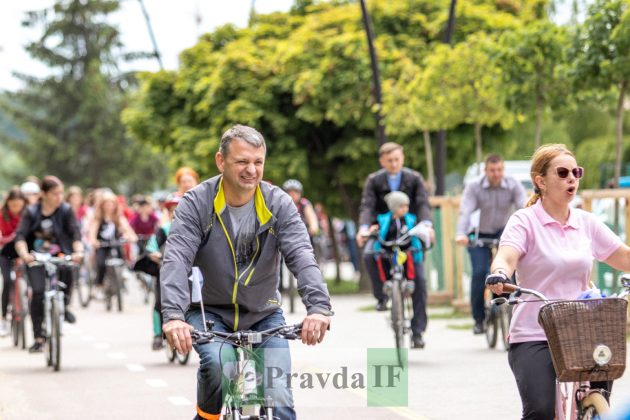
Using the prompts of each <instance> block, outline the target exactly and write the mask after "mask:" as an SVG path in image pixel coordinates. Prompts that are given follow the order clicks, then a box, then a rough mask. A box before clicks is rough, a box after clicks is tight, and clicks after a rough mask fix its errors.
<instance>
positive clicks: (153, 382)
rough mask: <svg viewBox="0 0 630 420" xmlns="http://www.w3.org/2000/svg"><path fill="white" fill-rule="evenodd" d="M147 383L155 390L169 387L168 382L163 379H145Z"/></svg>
mask: <svg viewBox="0 0 630 420" xmlns="http://www.w3.org/2000/svg"><path fill="white" fill-rule="evenodd" d="M145 382H146V383H147V385H149V386H152V387H153V388H166V387H167V386H168V384H167V383H166V381H165V380H163V379H145Z"/></svg>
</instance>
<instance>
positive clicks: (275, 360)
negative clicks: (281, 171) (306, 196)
mask: <svg viewBox="0 0 630 420" xmlns="http://www.w3.org/2000/svg"><path fill="white" fill-rule="evenodd" d="M265 152H266V146H265V141H264V139H263V137H262V135H261V134H260V133H259V132H258V131H256V130H254V129H253V128H251V127H246V126H242V125H236V126H234V127H232V128H231V129H229V130H228V131H226V132H225V134H224V135H223V137H222V138H221V144H220V147H219V151H218V152H217V154H216V156H215V161H216V164H217V168H218V169H219V171H220V172H221V175H219V176H215V177H213V178H210V179H208V180H206V181H205V182H203V183H201V184H199V185H198V186H196V187H195V188H193V189H191V190H190V191H188V192H187V193H186V194H185V195H184V196H183V197H182V199H181V201H180V202H179V204H178V206H177V211H176V212H175V219H174V221H173V224H172V227H171V230H170V232H169V235H168V239H167V241H166V249H165V252H164V260H163V266H162V269H161V271H160V279H161V282H162V284H161V290H162V315H163V317H164V326H163V330H164V333H165V334H166V338H167V340H168V343H169V345H171V346H173V347H174V348H175V349H177V351H178V352H180V353H187V352H189V351H190V350H191V348H192V340H191V336H190V329H191V327H194V328H196V329H198V330H203V329H204V325H203V322H202V315H201V311H202V310H203V311H204V315H205V318H206V319H208V320H212V321H213V322H214V329H215V330H218V331H223V332H227V331H237V330H243V329H253V330H257V331H261V330H266V329H269V328H273V327H276V326H279V325H283V324H284V317H283V315H282V309H281V307H280V296H279V293H278V282H279V272H280V256H281V254H282V256H283V257H284V261H285V263H286V265H287V267H288V268H289V270H291V272H292V273H293V274H294V275H295V277H296V279H297V286H298V293H299V294H300V296H301V297H302V302H303V303H304V305H305V306H306V310H307V316H306V317H305V318H304V320H303V322H302V337H301V338H302V342H303V343H305V344H309V345H315V344H317V343H320V342H321V341H322V340H323V338H324V334H325V332H326V329H327V328H328V325H329V324H330V318H329V316H330V315H332V312H331V305H330V297H329V295H328V289H327V288H326V284H325V283H324V280H323V277H322V273H321V271H320V269H319V267H318V266H317V262H316V261H315V256H314V254H313V248H312V246H311V242H310V240H309V237H308V233H307V231H306V226H305V225H304V223H303V222H302V220H301V219H300V215H299V214H298V212H297V208H296V206H295V204H293V200H291V197H289V195H288V194H287V193H285V192H284V191H283V190H282V189H280V188H278V187H275V186H272V185H270V184H268V183H266V182H262V181H261V180H262V176H263V169H264V163H265ZM193 265H194V266H196V267H198V268H199V270H200V271H201V274H202V275H203V285H202V288H201V297H202V298H203V308H202V307H201V305H200V304H199V303H196V302H191V296H190V293H189V287H188V276H189V275H190V273H191V270H192V267H193ZM194 347H195V350H196V351H197V352H198V353H199V356H200V357H199V358H200V360H201V364H200V366H199V372H198V375H197V417H196V418H197V419H200V420H201V419H218V418H219V417H220V412H221V405H222V402H223V398H222V397H223V394H222V389H221V383H222V378H221V377H222V369H221V366H222V365H225V362H226V358H227V360H230V358H232V359H233V356H234V355H233V354H232V355H230V354H227V352H229V351H230V350H231V348H229V347H230V346H228V345H223V344H222V343H221V342H220V340H216V341H214V342H210V343H206V344H195V346H194ZM263 347H264V348H265V350H267V349H269V348H273V352H270V354H268V353H267V352H265V357H264V361H265V365H266V367H267V369H265V372H266V373H267V372H269V371H270V369H271V370H273V369H276V370H278V369H279V371H280V372H281V373H282V374H284V375H282V378H281V379H280V381H279V383H273V384H272V386H268V385H269V383H270V382H269V380H270V378H267V380H266V381H265V384H266V386H265V392H266V393H267V392H269V394H270V395H269V396H271V397H272V398H273V403H274V405H275V407H276V411H275V412H274V414H275V415H277V416H278V417H280V418H281V419H283V420H284V419H289V420H290V419H295V411H294V409H293V401H292V396H291V391H290V389H288V388H287V387H286V386H284V385H285V384H286V377H285V375H290V369H291V364H290V362H291V360H290V356H289V354H288V353H289V348H288V344H287V342H286V340H282V339H280V338H272V339H269V340H267V341H265V344H264V346H263ZM270 366H271V368H270ZM271 380H273V378H271Z"/></svg>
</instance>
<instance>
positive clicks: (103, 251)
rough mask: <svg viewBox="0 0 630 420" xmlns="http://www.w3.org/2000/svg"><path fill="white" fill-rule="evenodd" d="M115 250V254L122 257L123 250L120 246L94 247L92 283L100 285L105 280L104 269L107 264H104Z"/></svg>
mask: <svg viewBox="0 0 630 420" xmlns="http://www.w3.org/2000/svg"><path fill="white" fill-rule="evenodd" d="M114 251H115V252H117V255H119V256H121V257H120V258H122V255H123V252H122V248H120V247H116V248H97V249H96V254H95V256H96V278H95V279H94V283H95V284H97V285H98V286H102V285H103V282H104V280H105V271H106V269H107V266H106V265H105V261H106V260H107V259H108V258H109V256H110V254H111V253H112V252H114Z"/></svg>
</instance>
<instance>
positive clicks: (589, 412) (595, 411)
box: [579, 392, 610, 420]
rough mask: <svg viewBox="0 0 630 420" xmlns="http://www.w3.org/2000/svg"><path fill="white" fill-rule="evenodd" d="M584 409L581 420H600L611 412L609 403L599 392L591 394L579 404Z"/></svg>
mask: <svg viewBox="0 0 630 420" xmlns="http://www.w3.org/2000/svg"><path fill="white" fill-rule="evenodd" d="M579 405H580V406H581V407H582V410H580V411H581V412H582V415H581V416H580V417H579V419H581V420H592V419H600V418H601V415H602V414H606V413H607V412H608V411H609V410H610V406H609V405H608V401H606V398H604V396H603V395H602V394H600V393H599V392H591V393H590V394H589V395H587V396H586V397H584V399H583V400H582V401H581V402H580V404H579Z"/></svg>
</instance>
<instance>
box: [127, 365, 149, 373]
mask: <svg viewBox="0 0 630 420" xmlns="http://www.w3.org/2000/svg"><path fill="white" fill-rule="evenodd" d="M127 369H129V371H130V372H144V371H145V370H147V369H146V368H145V367H144V366H142V365H139V364H138V363H129V364H128V365H127Z"/></svg>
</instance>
